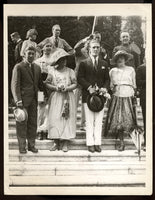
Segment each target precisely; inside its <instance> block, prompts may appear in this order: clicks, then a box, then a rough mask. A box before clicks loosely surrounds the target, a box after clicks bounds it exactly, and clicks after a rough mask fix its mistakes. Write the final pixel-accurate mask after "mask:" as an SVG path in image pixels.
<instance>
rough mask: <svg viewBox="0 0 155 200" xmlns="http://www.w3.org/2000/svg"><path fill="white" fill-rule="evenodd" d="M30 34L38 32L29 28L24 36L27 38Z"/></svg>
mask: <svg viewBox="0 0 155 200" xmlns="http://www.w3.org/2000/svg"><path fill="white" fill-rule="evenodd" d="M32 35H38V32H37V30H36V29H30V30H28V31H27V34H26V38H27V39H28V38H29V37H31V36H32Z"/></svg>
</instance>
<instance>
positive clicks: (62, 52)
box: [51, 48, 69, 65]
mask: <svg viewBox="0 0 155 200" xmlns="http://www.w3.org/2000/svg"><path fill="white" fill-rule="evenodd" d="M67 56H69V53H67V52H66V51H65V50H64V49H61V48H57V49H56V50H55V51H54V53H53V54H52V56H51V61H52V64H53V65H55V64H56V63H57V61H58V60H59V59H60V58H63V57H67Z"/></svg>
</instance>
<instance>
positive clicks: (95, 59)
mask: <svg viewBox="0 0 155 200" xmlns="http://www.w3.org/2000/svg"><path fill="white" fill-rule="evenodd" d="M94 68H95V70H97V58H96V57H94Z"/></svg>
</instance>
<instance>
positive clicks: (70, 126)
mask: <svg viewBox="0 0 155 200" xmlns="http://www.w3.org/2000/svg"><path fill="white" fill-rule="evenodd" d="M52 56H53V58H54V63H55V66H54V67H51V68H50V70H49V73H48V77H47V79H46V86H47V88H49V89H50V90H52V93H51V95H50V98H49V111H48V138H49V139H53V140H54V142H55V144H54V145H53V146H52V147H51V149H50V150H52V151H55V150H61V149H62V150H63V151H64V152H67V151H68V142H69V140H70V139H73V138H75V136H76V104H75V96H74V93H73V90H74V89H75V88H76V86H77V80H76V76H75V73H74V71H73V70H72V69H70V68H67V66H66V65H67V60H66V56H69V54H68V53H67V52H65V51H64V50H63V49H57V50H56V52H54V53H53V55H52Z"/></svg>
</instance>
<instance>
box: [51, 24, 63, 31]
mask: <svg viewBox="0 0 155 200" xmlns="http://www.w3.org/2000/svg"><path fill="white" fill-rule="evenodd" d="M55 27H59V28H60V25H59V24H55V25H53V26H52V31H53V29H54V28H55ZM60 29H61V28H60Z"/></svg>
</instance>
